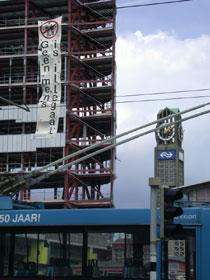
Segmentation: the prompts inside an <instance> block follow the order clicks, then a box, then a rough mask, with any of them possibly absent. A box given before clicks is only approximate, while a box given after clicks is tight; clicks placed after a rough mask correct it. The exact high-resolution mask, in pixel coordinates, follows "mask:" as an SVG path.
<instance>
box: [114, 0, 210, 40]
mask: <svg viewBox="0 0 210 280" xmlns="http://www.w3.org/2000/svg"><path fill="white" fill-rule="evenodd" d="M151 2H164V0H160V1H159V0H158V1H156V0H139V1H138V0H129V1H126V0H117V5H118V6H124V5H131V4H141V3H151ZM209 11H210V1H209V0H194V1H192V2H186V3H185V2H183V3H180V4H170V5H159V6H153V7H151V6H149V7H141V8H130V9H120V10H118V13H117V32H118V33H120V34H122V33H127V32H135V31H136V30H139V29H140V30H141V31H142V32H143V33H145V34H149V33H151V32H154V31H157V30H164V31H174V32H175V33H176V34H177V36H179V37H181V38H189V37H190V38H192V37H197V36H199V35H200V34H209V33H210V28H209V27H210V17H209Z"/></svg>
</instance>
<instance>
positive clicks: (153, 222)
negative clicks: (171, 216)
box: [149, 177, 160, 280]
mask: <svg viewBox="0 0 210 280" xmlns="http://www.w3.org/2000/svg"><path fill="white" fill-rule="evenodd" d="M149 186H150V188H151V192H150V280H156V279H157V192H158V189H159V186H160V178H158V177H154V178H149Z"/></svg>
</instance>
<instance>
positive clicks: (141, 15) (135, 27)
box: [114, 0, 210, 208]
mask: <svg viewBox="0 0 210 280" xmlns="http://www.w3.org/2000/svg"><path fill="white" fill-rule="evenodd" d="M155 1H156V0H148V1H146V0H141V1H140V0H139V1H138V0H135V1H132V0H129V1H128V0H117V4H118V5H126V4H129V5H130V4H137V3H151V2H155ZM160 1H164V0H160ZM209 11H210V1H209V0H200V1H198V0H194V1H192V2H186V3H181V4H173V5H172V4H171V5H164V6H163V5H161V6H155V7H144V8H135V9H125V10H119V11H118V13H117V48H116V50H117V52H116V61H117V95H124V94H136V93H145V92H147V93H149V92H155V91H156V92H157V91H170V90H183V89H197V88H210V79H209V77H210V17H209ZM196 94H201V93H194V94H189V95H196ZM206 94H207V95H210V92H207V93H206ZM184 95H185V96H186V95H187V94H184ZM170 97H174V96H170ZM132 99H134V98H132ZM136 99H140V98H139V97H137V98H136ZM117 100H119V99H117ZM121 100H125V99H121ZM208 100H209V99H207V98H206V99H192V100H191V99H190V100H183V101H181V100H176V101H167V102H164V101H161V102H148V103H130V104H129V103H127V104H124V105H122V104H121V105H120V104H117V127H118V130H117V133H120V132H122V131H126V130H129V129H131V128H133V127H136V126H139V125H142V124H145V123H147V122H150V121H152V120H154V119H156V114H157V112H158V111H159V110H160V109H161V108H165V107H171V108H179V109H180V110H185V109H187V108H189V107H192V106H196V105H198V104H202V103H204V102H207V101H208ZM209 122H210V116H209V115H207V116H205V117H202V118H198V119H195V120H193V121H190V122H188V123H184V124H183V127H184V141H183V148H184V151H185V185H189V184H195V183H198V182H202V181H208V180H210V174H209V158H210V149H208V145H209V143H210V133H208V129H206V128H208V126H209ZM155 146H156V141H155V136H154V134H153V135H148V136H147V137H144V138H141V139H139V140H137V141H133V142H131V143H129V144H125V145H123V146H120V147H119V148H118V149H117V180H116V182H115V189H114V190H115V194H114V201H115V205H116V207H123V208H133V207H149V187H148V179H149V177H153V176H154V148H155ZM198 160H199V164H198Z"/></svg>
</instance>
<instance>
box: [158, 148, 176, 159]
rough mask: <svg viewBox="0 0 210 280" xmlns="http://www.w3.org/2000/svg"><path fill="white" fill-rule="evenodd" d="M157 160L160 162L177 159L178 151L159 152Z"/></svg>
mask: <svg viewBox="0 0 210 280" xmlns="http://www.w3.org/2000/svg"><path fill="white" fill-rule="evenodd" d="M157 159H158V160H163V159H164V160H169V159H176V150H158V151H157Z"/></svg>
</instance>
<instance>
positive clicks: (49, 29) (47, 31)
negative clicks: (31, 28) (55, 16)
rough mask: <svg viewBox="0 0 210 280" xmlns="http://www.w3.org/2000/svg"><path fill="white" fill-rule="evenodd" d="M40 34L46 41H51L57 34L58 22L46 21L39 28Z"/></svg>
mask: <svg viewBox="0 0 210 280" xmlns="http://www.w3.org/2000/svg"><path fill="white" fill-rule="evenodd" d="M40 32H41V34H42V36H43V37H45V38H46V39H52V38H54V37H55V36H56V34H57V33H58V22H57V21H56V20H48V21H46V22H44V23H43V24H42V25H41V26H40Z"/></svg>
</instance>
